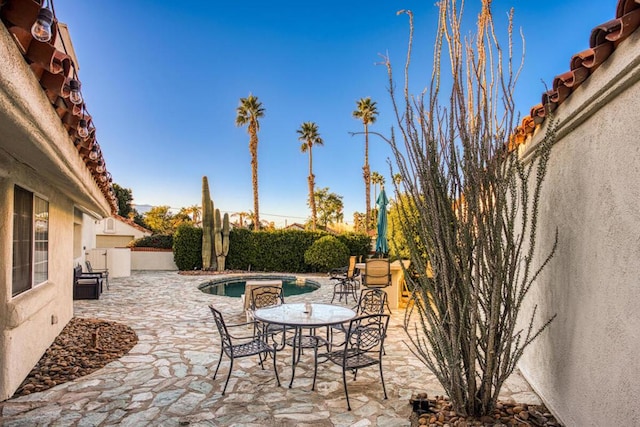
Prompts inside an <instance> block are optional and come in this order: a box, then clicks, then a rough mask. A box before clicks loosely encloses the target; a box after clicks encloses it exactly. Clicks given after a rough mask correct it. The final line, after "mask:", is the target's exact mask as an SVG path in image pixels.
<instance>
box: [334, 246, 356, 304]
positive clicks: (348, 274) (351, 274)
mask: <svg viewBox="0 0 640 427" xmlns="http://www.w3.org/2000/svg"><path fill="white" fill-rule="evenodd" d="M359 274H360V271H359V270H358V269H357V268H356V257H355V256H351V257H349V265H348V266H347V269H346V271H345V272H344V273H343V274H336V273H335V272H334V273H332V274H331V277H330V279H331V280H335V281H336V282H335V283H334V285H333V296H332V297H331V303H332V304H333V300H334V299H335V298H336V296H338V301H342V297H343V296H344V302H345V303H347V302H348V300H349V295H351V296H352V297H353V301H354V302H355V301H356V299H357V292H358V289H360V281H359V278H358V275H359Z"/></svg>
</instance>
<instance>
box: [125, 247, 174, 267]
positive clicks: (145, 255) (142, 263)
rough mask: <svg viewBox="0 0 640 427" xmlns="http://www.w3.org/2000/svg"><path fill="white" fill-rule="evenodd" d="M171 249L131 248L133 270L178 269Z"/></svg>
mask: <svg viewBox="0 0 640 427" xmlns="http://www.w3.org/2000/svg"><path fill="white" fill-rule="evenodd" d="M177 269H178V267H177V266H176V263H175V262H174V261H173V251H172V250H171V249H158V248H131V270H169V271H173V270H177Z"/></svg>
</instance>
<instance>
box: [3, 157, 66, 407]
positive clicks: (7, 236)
mask: <svg viewBox="0 0 640 427" xmlns="http://www.w3.org/2000/svg"><path fill="white" fill-rule="evenodd" d="M2 154H3V153H1V152H0V168H2V169H3V170H4V171H7V170H8V171H9V172H10V176H11V178H7V177H5V178H2V179H0V197H1V201H0V233H1V235H2V236H3V238H2V239H0V254H2V256H1V261H0V273H1V274H2V280H0V295H2V298H1V301H0V349H1V350H2V351H0V400H4V399H7V398H9V397H11V395H12V394H13V392H14V391H15V389H16V388H17V387H18V386H19V385H20V383H21V382H22V380H23V379H24V378H25V377H26V376H27V374H28V373H29V371H30V370H31V368H33V366H34V365H35V364H36V363H37V362H38V360H39V359H40V356H42V354H43V353H44V352H45V350H46V349H47V347H48V346H49V345H50V344H51V342H53V340H54V339H55V337H56V336H57V335H58V334H59V333H60V331H61V330H62V328H63V327H64V326H65V325H66V323H67V322H68V321H69V319H71V317H72V316H73V304H72V298H73V295H72V286H71V277H70V272H71V259H72V256H73V255H72V254H73V239H71V238H70V236H72V235H73V203H72V202H71V201H70V200H69V199H68V198H66V197H65V196H64V195H63V194H61V193H60V192H57V191H56V190H55V189H54V188H53V187H51V186H49V185H47V184H46V183H45V182H43V181H42V180H40V179H38V177H35V176H33V174H32V171H31V170H30V169H28V168H25V167H24V166H22V165H19V164H15V163H14V164H13V165H12V166H10V167H9V168H7V158H6V157H5V156H3V155H2ZM15 184H18V185H20V186H21V187H23V188H26V189H28V190H30V191H33V192H35V193H36V194H39V195H46V198H47V199H48V201H49V247H50V248H51V251H50V258H49V280H48V281H47V282H46V283H44V284H42V285H40V286H37V287H35V288H33V289H31V290H29V291H27V292H24V293H22V294H20V295H18V296H17V297H15V298H11V283H12V278H11V268H12V236H13V230H12V228H13V227H12V224H13V188H14V185H15ZM54 253H55V255H54Z"/></svg>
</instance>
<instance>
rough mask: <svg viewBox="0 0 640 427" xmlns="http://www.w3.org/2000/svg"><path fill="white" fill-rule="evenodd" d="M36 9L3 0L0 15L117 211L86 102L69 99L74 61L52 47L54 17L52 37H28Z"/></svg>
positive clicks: (22, 0) (27, 2) (29, 0)
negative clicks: (84, 130)
mask: <svg viewBox="0 0 640 427" xmlns="http://www.w3.org/2000/svg"><path fill="white" fill-rule="evenodd" d="M39 11H40V2H39V1H36V0H4V1H3V2H2V6H1V7H0V18H1V19H2V22H3V24H4V25H5V26H6V27H7V29H8V30H9V33H10V34H11V35H12V36H13V39H14V41H15V43H16V46H17V48H18V49H19V51H20V52H21V53H22V55H23V56H24V58H25V61H26V62H27V63H28V64H29V67H30V68H31V71H33V74H34V76H35V77H36V78H37V79H38V80H39V82H40V85H41V86H42V88H43V90H44V92H45V94H46V96H47V98H49V101H50V102H51V105H52V107H53V108H54V110H55V111H56V114H57V115H58V117H60V120H61V122H62V124H63V125H64V127H65V129H66V130H67V132H68V134H69V138H70V140H71V142H72V143H73V144H74V146H75V147H76V148H77V149H78V154H79V155H80V156H81V158H82V160H83V161H84V163H85V165H86V166H87V168H88V169H89V171H90V172H91V175H92V176H93V179H94V181H95V182H96V184H97V185H98V187H99V188H100V190H101V192H102V194H103V195H104V196H105V198H106V199H107V200H108V201H109V204H110V205H111V211H112V212H114V213H115V212H117V201H116V198H115V195H114V193H113V190H112V188H111V174H110V173H109V172H108V171H107V169H106V166H105V161H104V158H103V156H102V151H101V150H100V146H99V144H98V142H97V141H96V134H95V127H94V125H93V121H92V119H91V116H90V115H89V114H88V113H87V110H86V105H84V103H83V104H81V105H75V104H73V103H72V102H71V101H70V100H69V95H70V93H71V91H70V87H69V83H70V81H71V80H72V79H74V78H77V77H75V75H74V63H73V60H72V59H71V57H70V56H69V55H67V54H66V53H65V52H62V51H60V50H58V49H57V48H56V39H57V38H58V35H59V33H58V21H57V19H56V18H55V17H54V22H53V24H52V32H53V36H52V38H51V40H50V41H49V42H46V43H43V42H40V41H38V40H35V39H34V38H33V37H32V36H31V26H32V25H33V23H34V22H35V20H36V17H37V16H38V12H39ZM82 118H84V119H85V120H86V121H87V123H88V126H89V136H88V137H87V138H81V137H80V136H79V135H78V132H77V126H78V123H79V121H80V120H81V119H82Z"/></svg>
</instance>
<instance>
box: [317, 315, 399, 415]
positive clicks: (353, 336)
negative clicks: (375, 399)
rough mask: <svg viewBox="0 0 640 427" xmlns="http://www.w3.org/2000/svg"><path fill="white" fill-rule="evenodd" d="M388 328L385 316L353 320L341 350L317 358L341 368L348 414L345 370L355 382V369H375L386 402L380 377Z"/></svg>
mask: <svg viewBox="0 0 640 427" xmlns="http://www.w3.org/2000/svg"><path fill="white" fill-rule="evenodd" d="M388 325H389V315H388V314H369V315H366V316H359V317H356V318H355V319H353V320H351V322H349V328H348V329H347V337H346V341H345V344H344V348H343V349H341V350H337V351H332V352H329V353H327V354H324V355H320V356H319V357H326V358H327V360H328V361H331V362H333V363H335V364H337V365H339V366H341V367H342V381H343V384H344V394H345V396H346V398H347V408H348V410H351V404H350V402H349V390H348V389H347V378H346V372H347V370H349V371H352V372H353V373H354V376H353V379H354V381H355V380H356V377H357V374H358V369H363V368H366V367H369V366H375V365H378V367H379V370H380V380H381V382H382V390H383V392H384V398H385V399H387V389H386V387H385V384H384V375H383V373H382V355H383V353H384V352H383V349H384V339H385V336H386V334H387V327H388ZM316 369H317V366H316ZM314 387H315V373H314Z"/></svg>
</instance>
